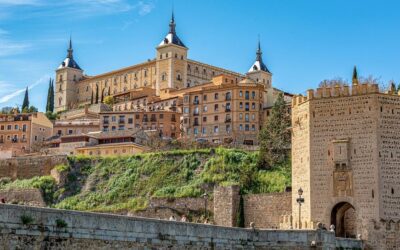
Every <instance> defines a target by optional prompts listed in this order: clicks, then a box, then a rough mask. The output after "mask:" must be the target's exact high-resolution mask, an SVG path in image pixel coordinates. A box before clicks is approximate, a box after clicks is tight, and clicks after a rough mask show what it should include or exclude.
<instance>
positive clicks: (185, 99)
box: [183, 95, 189, 103]
mask: <svg viewBox="0 0 400 250" xmlns="http://www.w3.org/2000/svg"><path fill="white" fill-rule="evenodd" d="M183 101H184V102H186V103H187V102H189V96H188V95H185V97H184V98H183Z"/></svg>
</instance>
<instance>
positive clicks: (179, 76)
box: [156, 12, 188, 94]
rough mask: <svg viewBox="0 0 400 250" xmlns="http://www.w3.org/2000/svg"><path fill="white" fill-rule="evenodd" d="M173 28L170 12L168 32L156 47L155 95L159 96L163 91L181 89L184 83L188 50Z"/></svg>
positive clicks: (172, 18) (173, 19) (173, 22)
mask: <svg viewBox="0 0 400 250" xmlns="http://www.w3.org/2000/svg"><path fill="white" fill-rule="evenodd" d="M175 26H176V24H175V18H174V13H173V12H172V16H171V21H170V23H169V32H168V34H167V35H166V36H165V38H164V39H163V40H162V41H161V43H160V44H159V45H158V46H157V57H156V70H157V81H156V89H157V94H160V91H161V90H163V89H180V88H183V87H184V83H185V82H186V75H187V72H186V71H187V51H188V48H187V47H186V46H185V44H183V42H182V41H181V40H180V39H179V37H178V35H177V34H176V31H175Z"/></svg>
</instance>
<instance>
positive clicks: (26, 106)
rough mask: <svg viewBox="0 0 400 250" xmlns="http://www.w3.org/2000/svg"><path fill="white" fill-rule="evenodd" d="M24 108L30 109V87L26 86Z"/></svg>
mask: <svg viewBox="0 0 400 250" xmlns="http://www.w3.org/2000/svg"><path fill="white" fill-rule="evenodd" d="M21 109H22V110H27V109H29V94H28V87H26V90H25V97H24V101H23V102H22V107H21Z"/></svg>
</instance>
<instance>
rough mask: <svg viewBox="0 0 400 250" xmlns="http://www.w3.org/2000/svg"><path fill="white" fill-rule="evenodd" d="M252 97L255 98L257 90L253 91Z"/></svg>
mask: <svg viewBox="0 0 400 250" xmlns="http://www.w3.org/2000/svg"><path fill="white" fill-rule="evenodd" d="M251 98H253V99H254V98H256V92H255V91H252V92H251Z"/></svg>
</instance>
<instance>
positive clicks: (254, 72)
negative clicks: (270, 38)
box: [247, 40, 272, 89]
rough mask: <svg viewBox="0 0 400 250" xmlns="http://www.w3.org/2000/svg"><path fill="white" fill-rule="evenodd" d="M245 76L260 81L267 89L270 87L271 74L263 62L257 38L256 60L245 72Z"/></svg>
mask: <svg viewBox="0 0 400 250" xmlns="http://www.w3.org/2000/svg"><path fill="white" fill-rule="evenodd" d="M247 76H248V77H249V78H251V79H253V80H254V81H256V82H258V83H262V84H263V85H264V87H265V89H269V88H271V87H272V86H271V80H272V74H271V72H270V71H269V70H268V68H267V66H266V65H265V64H264V62H263V59H262V51H261V45H260V40H258V48H257V52H256V60H255V62H254V63H253V65H251V67H250V69H249V71H248V72H247Z"/></svg>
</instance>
